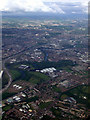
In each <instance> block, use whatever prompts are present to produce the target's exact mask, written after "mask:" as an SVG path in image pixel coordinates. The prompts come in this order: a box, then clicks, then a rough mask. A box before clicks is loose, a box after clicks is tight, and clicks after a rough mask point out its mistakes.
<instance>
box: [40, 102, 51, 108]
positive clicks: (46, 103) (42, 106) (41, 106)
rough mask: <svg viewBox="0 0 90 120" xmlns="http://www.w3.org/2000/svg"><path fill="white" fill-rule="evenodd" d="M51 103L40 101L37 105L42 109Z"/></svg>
mask: <svg viewBox="0 0 90 120" xmlns="http://www.w3.org/2000/svg"><path fill="white" fill-rule="evenodd" d="M51 103H52V102H41V103H40V104H39V107H40V108H41V109H44V108H47V107H49V106H50V104H51Z"/></svg>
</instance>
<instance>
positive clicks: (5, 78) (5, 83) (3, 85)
mask: <svg viewBox="0 0 90 120" xmlns="http://www.w3.org/2000/svg"><path fill="white" fill-rule="evenodd" d="M8 81H9V77H8V75H7V73H6V72H4V73H3V76H2V88H4V87H5V85H7V84H8Z"/></svg>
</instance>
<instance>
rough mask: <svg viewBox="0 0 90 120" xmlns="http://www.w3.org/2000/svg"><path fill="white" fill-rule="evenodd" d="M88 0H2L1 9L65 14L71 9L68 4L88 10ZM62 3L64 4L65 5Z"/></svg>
mask: <svg viewBox="0 0 90 120" xmlns="http://www.w3.org/2000/svg"><path fill="white" fill-rule="evenodd" d="M88 1H89V0H0V3H1V4H0V11H12V12H13V11H19V10H21V11H26V12H29V11H30V12H52V13H60V14H65V13H66V11H68V9H70V8H69V7H68V5H69V4H72V5H73V4H74V5H73V6H72V9H73V8H76V9H77V8H79V9H82V11H83V12H87V11H88V10H87V9H88ZM57 3H58V4H57ZM78 3H79V4H78ZM61 4H63V6H62V5H61ZM66 4H67V5H66ZM65 7H66V8H65ZM66 9H67V10H66ZM65 10H66V11H65ZM74 12H76V11H74Z"/></svg>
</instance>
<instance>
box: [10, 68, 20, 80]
mask: <svg viewBox="0 0 90 120" xmlns="http://www.w3.org/2000/svg"><path fill="white" fill-rule="evenodd" d="M9 72H10V74H11V76H12V79H13V80H16V79H18V78H20V76H21V73H20V72H19V71H18V70H12V69H10V70H9Z"/></svg>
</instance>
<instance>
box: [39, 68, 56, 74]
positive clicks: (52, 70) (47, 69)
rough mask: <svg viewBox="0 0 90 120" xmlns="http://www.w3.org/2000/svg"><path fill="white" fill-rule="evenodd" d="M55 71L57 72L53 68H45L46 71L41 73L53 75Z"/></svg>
mask: <svg viewBox="0 0 90 120" xmlns="http://www.w3.org/2000/svg"><path fill="white" fill-rule="evenodd" d="M54 71H56V69H55V68H54V67H52V68H45V69H43V70H41V71H40V72H41V73H52V72H54Z"/></svg>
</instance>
